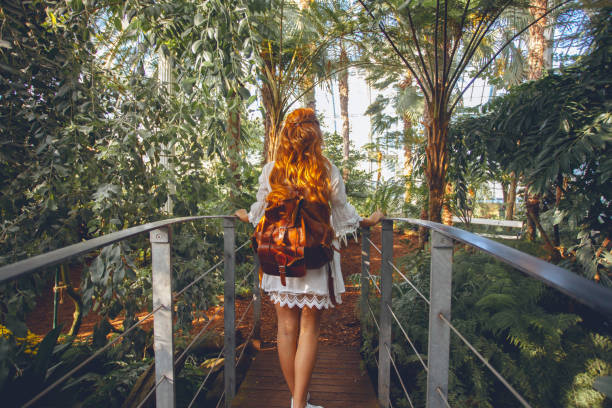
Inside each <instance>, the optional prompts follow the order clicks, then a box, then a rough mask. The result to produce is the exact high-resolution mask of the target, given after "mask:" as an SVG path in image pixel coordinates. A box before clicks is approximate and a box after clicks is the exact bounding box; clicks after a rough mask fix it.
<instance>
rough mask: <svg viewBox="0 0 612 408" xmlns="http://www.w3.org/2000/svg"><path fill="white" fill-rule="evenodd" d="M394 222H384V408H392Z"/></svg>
mask: <svg viewBox="0 0 612 408" xmlns="http://www.w3.org/2000/svg"><path fill="white" fill-rule="evenodd" d="M390 262H393V220H383V222H382V260H381V266H380V291H381V292H382V293H381V298H380V319H379V321H380V339H379V341H378V403H379V404H380V406H381V407H383V408H388V407H389V406H390V401H389V389H390V385H391V360H390V358H389V354H388V353H387V350H386V348H387V349H389V350H391V313H390V312H389V307H391V291H392V290H393V270H392V269H391V265H390V264H389V263H390Z"/></svg>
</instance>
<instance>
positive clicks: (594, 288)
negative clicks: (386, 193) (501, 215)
mask: <svg viewBox="0 0 612 408" xmlns="http://www.w3.org/2000/svg"><path fill="white" fill-rule="evenodd" d="M394 221H396V222H406V223H410V224H414V225H418V226H422V227H426V228H428V229H429V230H430V231H431V239H430V246H431V267H430V293H429V298H427V297H426V296H425V295H424V294H423V293H422V292H421V291H419V289H418V288H417V286H416V285H415V284H414V283H413V282H411V281H410V280H409V279H408V277H407V276H406V275H405V274H404V273H402V271H401V270H400V269H399V268H397V266H395V265H394V264H393V222H394ZM381 238H382V239H381V241H382V249H380V248H378V247H377V246H376V245H375V244H374V243H373V242H372V241H371V240H370V230H369V228H362V248H361V255H362V261H361V267H362V269H361V300H360V307H361V311H362V316H365V314H366V313H367V314H369V315H370V316H371V318H372V319H373V321H374V324H375V326H376V328H377V330H378V332H379V341H378V358H375V360H376V364H377V366H378V400H379V404H380V405H381V406H382V407H383V408H387V407H391V406H392V405H391V400H390V387H391V367H393V369H394V371H395V373H396V375H397V378H398V379H399V382H400V385H401V387H402V390H403V392H404V394H405V396H406V399H407V400H408V403H409V405H410V406H411V407H414V405H413V401H412V399H411V398H410V395H409V394H408V391H407V389H406V387H405V384H404V380H403V379H402V376H401V374H400V372H399V370H398V368H397V366H396V364H395V360H394V358H393V355H392V347H391V345H392V338H391V329H392V324H393V321H395V323H396V324H397V325H398V327H399V329H400V331H401V333H402V334H403V336H404V337H405V339H406V340H407V342H408V344H409V345H410V347H411V349H412V351H413V352H414V353H415V355H416V356H417V358H418V360H419V362H420V363H421V365H422V366H423V369H424V370H425V372H426V373H427V391H426V406H427V407H428V408H440V407H450V406H451V405H450V404H449V401H448V373H449V357H450V355H449V354H450V334H451V331H452V332H453V333H454V334H455V335H456V336H457V337H458V338H459V339H460V340H461V341H462V342H463V343H465V345H466V346H467V347H468V349H469V350H470V351H471V352H472V353H474V355H475V356H476V357H477V358H478V359H479V360H481V361H482V363H483V364H484V365H485V367H487V368H488V369H489V370H490V371H491V372H492V373H493V375H494V376H495V377H496V378H497V379H498V380H499V381H500V382H501V383H502V384H503V385H504V386H505V387H506V388H507V389H508V391H509V392H510V393H511V394H513V395H514V397H515V398H516V399H517V401H518V402H519V403H520V405H521V406H523V407H531V405H530V404H529V402H527V401H526V400H525V399H524V398H523V396H521V395H520V393H519V392H517V391H516V390H515V389H514V387H512V385H511V384H510V383H509V382H508V381H507V380H506V379H505V378H504V377H503V376H502V375H501V374H500V373H499V372H498V371H497V370H496V369H495V367H493V366H492V365H491V364H490V363H489V362H488V361H487V359H486V358H485V357H483V356H482V354H481V353H480V352H479V351H478V350H477V349H476V348H475V347H474V346H473V345H472V344H471V343H470V342H469V340H467V339H466V338H465V337H464V336H463V334H461V332H460V331H459V330H458V329H457V328H456V327H455V326H454V325H453V324H452V322H451V299H452V296H451V289H452V264H453V247H454V244H455V243H458V242H460V243H463V244H467V245H470V246H471V247H474V248H476V249H479V250H481V251H483V252H485V253H488V254H490V255H492V256H493V257H495V258H497V259H499V260H500V261H502V262H503V263H506V264H508V265H510V266H512V267H514V268H516V269H518V270H520V271H522V272H524V273H525V274H527V275H528V276H530V277H533V278H536V279H539V280H540V281H542V282H543V283H544V284H545V285H547V286H550V287H552V288H555V289H557V290H559V291H560V292H562V293H564V294H565V295H567V296H570V297H571V298H573V299H575V300H577V301H579V302H581V303H583V304H585V305H587V306H589V307H591V308H592V309H594V310H596V311H598V312H600V313H602V314H604V315H606V316H608V317H612V290H610V289H607V288H604V287H602V286H600V285H597V284H595V283H594V282H592V281H590V280H588V279H586V278H583V277H581V276H578V275H576V274H575V273H572V272H570V271H568V270H566V269H563V268H560V267H558V266H556V265H553V264H550V263H548V262H545V261H543V260H541V259H539V258H536V257H534V256H531V255H528V254H525V253H523V252H520V251H518V250H516V249H514V248H510V247H508V246H505V245H503V244H501V243H499V242H496V241H492V240H490V239H487V238H484V237H482V236H479V235H476V234H473V233H470V232H467V231H464V230H461V229H458V228H454V227H451V226H447V225H442V224H438V223H435V222H431V221H424V220H419V219H412V218H387V219H385V220H383V221H382V237H381ZM371 247H373V248H374V249H375V250H376V251H378V252H379V253H380V255H381V268H380V274H379V276H376V275H373V274H372V273H371V272H370V248H371ZM394 272H396V273H397V274H398V275H399V277H400V278H401V279H402V280H403V281H405V282H406V283H408V284H409V286H410V287H411V288H412V289H413V290H414V291H415V293H416V294H417V295H418V296H419V298H421V299H422V301H424V302H425V303H427V305H428V306H429V330H428V345H427V353H426V355H427V358H426V360H427V363H425V360H424V358H423V357H422V355H421V353H420V352H419V351H418V350H417V348H416V346H415V344H414V341H412V339H411V338H410V336H409V334H408V333H407V331H406V329H405V328H404V327H403V325H402V323H401V321H400V320H399V319H398V317H397V315H396V314H395V313H394V312H393V308H392V302H391V301H392V298H391V295H392V285H393V273H394ZM370 282H372V283H373V284H374V287H375V288H376V290H377V291H378V294H379V296H380V312H379V315H378V319H377V318H376V315H375V313H374V311H373V310H372V307H371V306H370V302H369V291H370ZM378 282H380V285H379V284H378Z"/></svg>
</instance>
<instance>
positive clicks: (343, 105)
mask: <svg viewBox="0 0 612 408" xmlns="http://www.w3.org/2000/svg"><path fill="white" fill-rule="evenodd" d="M347 65H348V57H347V55H346V50H345V49H344V45H342V43H341V44H340V66H343V67H346V66H347ZM348 86H349V85H348V68H347V69H345V70H343V71H341V72H340V75H339V78H338V90H339V93H340V118H341V119H342V158H343V160H344V172H343V177H344V181H346V179H347V177H348V173H349V168H348V159H349V141H350V139H349V113H348V101H349V87H348Z"/></svg>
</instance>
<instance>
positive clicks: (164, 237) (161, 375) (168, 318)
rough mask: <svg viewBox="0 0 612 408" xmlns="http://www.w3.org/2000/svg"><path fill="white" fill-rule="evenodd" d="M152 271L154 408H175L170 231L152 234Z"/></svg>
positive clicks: (154, 231)
mask: <svg viewBox="0 0 612 408" xmlns="http://www.w3.org/2000/svg"><path fill="white" fill-rule="evenodd" d="M149 240H150V241H151V268H152V280H153V310H156V309H157V308H158V307H160V309H159V310H157V312H155V316H154V318H153V350H154V351H155V384H159V385H158V386H157V390H156V393H155V398H156V406H157V407H159V408H174V405H175V397H174V338H173V333H172V329H173V327H172V260H171V258H170V243H171V229H170V228H169V227H163V228H159V229H156V230H153V231H151V233H150V235H149Z"/></svg>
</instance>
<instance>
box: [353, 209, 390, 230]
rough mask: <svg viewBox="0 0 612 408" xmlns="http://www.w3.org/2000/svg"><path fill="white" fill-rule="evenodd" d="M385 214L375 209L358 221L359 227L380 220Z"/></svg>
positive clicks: (374, 223)
mask: <svg viewBox="0 0 612 408" xmlns="http://www.w3.org/2000/svg"><path fill="white" fill-rule="evenodd" d="M384 216H385V214H383V212H382V211H380V210H376V211H374V212H373V213H372V215H370V216H369V217H368V218H364V219H363V220H361V221H360V222H359V226H360V227H371V226H373V225H376V224H378V223H379V222H380V220H381V219H382V218H383V217H384Z"/></svg>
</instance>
